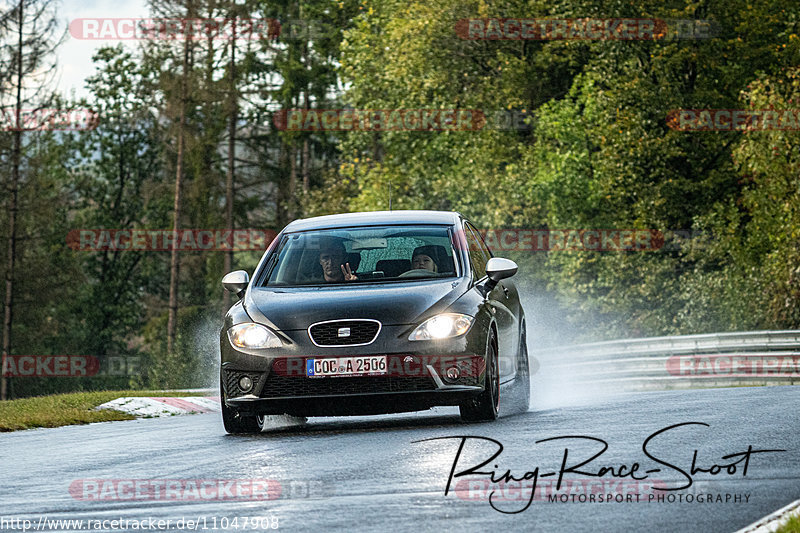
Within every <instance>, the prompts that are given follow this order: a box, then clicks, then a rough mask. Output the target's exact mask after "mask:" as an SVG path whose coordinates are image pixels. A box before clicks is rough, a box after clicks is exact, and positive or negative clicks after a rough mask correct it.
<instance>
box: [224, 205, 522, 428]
mask: <svg viewBox="0 0 800 533" xmlns="http://www.w3.org/2000/svg"><path fill="white" fill-rule="evenodd" d="M516 271H517V265H516V264H515V263H514V262H512V261H510V260H507V259H501V258H495V257H493V256H492V253H491V251H490V250H489V249H488V248H487V246H486V244H485V243H484V242H483V239H482V238H481V236H480V234H479V233H478V231H477V230H476V229H475V228H474V227H473V226H472V225H471V224H470V223H469V222H468V221H467V220H465V219H464V218H463V217H462V216H461V215H460V214H458V213H452V212H439V211H390V212H372V213H354V214H343V215H332V216H324V217H317V218H311V219H306V220H297V221H295V222H292V223H291V224H289V225H288V226H286V228H285V229H284V230H283V231H282V232H281V233H280V234H279V235H278V236H277V237H276V238H275V240H274V241H273V242H272V244H271V245H270V247H269V248H268V249H267V251H266V252H265V253H264V256H263V257H262V259H261V261H260V263H259V265H258V267H257V268H256V270H255V273H254V275H253V277H252V280H251V279H250V277H249V276H248V274H247V273H246V272H244V271H237V272H232V273H230V274H228V275H226V276H225V278H224V279H223V285H224V286H225V288H227V289H228V290H230V291H232V292H234V293H236V294H238V295H239V297H240V298H241V300H240V301H239V302H237V303H236V304H235V305H233V306H232V307H231V309H230V310H229V311H228V313H227V315H226V317H225V324H224V326H223V328H222V331H221V336H220V349H221V356H222V361H221V363H222V364H221V371H220V389H221V400H222V417H223V421H224V424H225V429H226V430H227V431H228V432H230V433H250V432H258V431H260V430H261V429H262V428H263V424H264V422H263V420H264V415H267V414H282V413H286V414H290V415H295V416H329V415H361V414H378V413H392V412H402V411H414V410H421V409H427V408H430V407H432V406H437V405H458V406H459V408H460V411H461V415H462V418H463V419H465V420H470V421H478V420H494V419H495V418H496V417H497V416H498V413H499V412H500V409H501V406H502V409H503V412H508V413H511V412H518V411H526V410H527V409H528V402H529V395H530V388H529V387H530V386H529V371H528V356H527V347H526V343H525V316H524V312H523V309H522V306H521V305H520V300H519V296H518V294H517V290H516V288H515V286H514V284H513V283H512V282H511V281H510V280H509V279H508V278H510V277H511V276H513V275H514V274H515V273H516Z"/></svg>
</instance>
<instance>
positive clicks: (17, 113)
mask: <svg viewBox="0 0 800 533" xmlns="http://www.w3.org/2000/svg"><path fill="white" fill-rule="evenodd" d="M23 5H24V2H20V3H19V12H18V19H17V21H18V27H17V31H18V32H19V33H18V37H17V73H16V74H17V94H16V106H15V109H14V117H15V123H14V126H15V129H14V144H13V146H12V148H11V187H10V191H9V193H10V198H9V206H8V251H7V253H8V258H7V264H6V294H5V298H4V300H3V356H2V366H0V375H2V377H0V400H6V399H7V398H8V378H6V375H5V369H6V360H7V358H8V356H9V355H11V323H12V313H13V310H14V266H15V265H14V263H15V259H16V255H17V211H18V209H19V206H18V205H17V196H18V194H19V171H20V165H21V160H22V124H21V109H22V44H23V43H22V37H23V36H22V34H23V31H22V25H23V22H24V18H23V12H22V8H23Z"/></svg>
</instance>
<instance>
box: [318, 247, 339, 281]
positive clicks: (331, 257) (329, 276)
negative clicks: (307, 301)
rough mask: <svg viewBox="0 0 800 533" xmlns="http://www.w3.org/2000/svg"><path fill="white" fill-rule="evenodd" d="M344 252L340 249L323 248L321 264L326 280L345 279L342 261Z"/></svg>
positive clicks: (320, 256)
mask: <svg viewBox="0 0 800 533" xmlns="http://www.w3.org/2000/svg"><path fill="white" fill-rule="evenodd" d="M343 260H344V254H343V253H342V252H341V251H339V250H323V251H322V252H320V254H319V264H320V266H321V267H322V273H323V275H324V276H325V281H339V280H342V279H344V274H342V261H343Z"/></svg>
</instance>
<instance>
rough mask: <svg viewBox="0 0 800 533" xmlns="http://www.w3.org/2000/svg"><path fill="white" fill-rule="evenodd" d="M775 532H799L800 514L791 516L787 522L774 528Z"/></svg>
mask: <svg viewBox="0 0 800 533" xmlns="http://www.w3.org/2000/svg"><path fill="white" fill-rule="evenodd" d="M775 533H800V515H794V516H792V517H791V518H790V519H789V521H788V522H786V523H785V524H783V525H782V526H781V527H779V528H778V529H777V530H775Z"/></svg>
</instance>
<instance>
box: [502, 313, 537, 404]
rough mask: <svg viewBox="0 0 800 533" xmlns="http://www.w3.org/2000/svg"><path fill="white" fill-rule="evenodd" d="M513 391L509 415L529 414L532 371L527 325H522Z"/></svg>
mask: <svg viewBox="0 0 800 533" xmlns="http://www.w3.org/2000/svg"><path fill="white" fill-rule="evenodd" d="M512 391H513V392H512V394H510V396H511V398H510V399H509V402H508V406H509V414H519V413H526V412H528V409H529V408H530V405H531V371H530V363H529V361H528V341H527V339H526V337H525V324H523V325H522V334H521V335H520V345H519V358H518V359H517V377H516V378H515V379H514V387H513V389H512ZM504 405H505V404H504Z"/></svg>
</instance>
